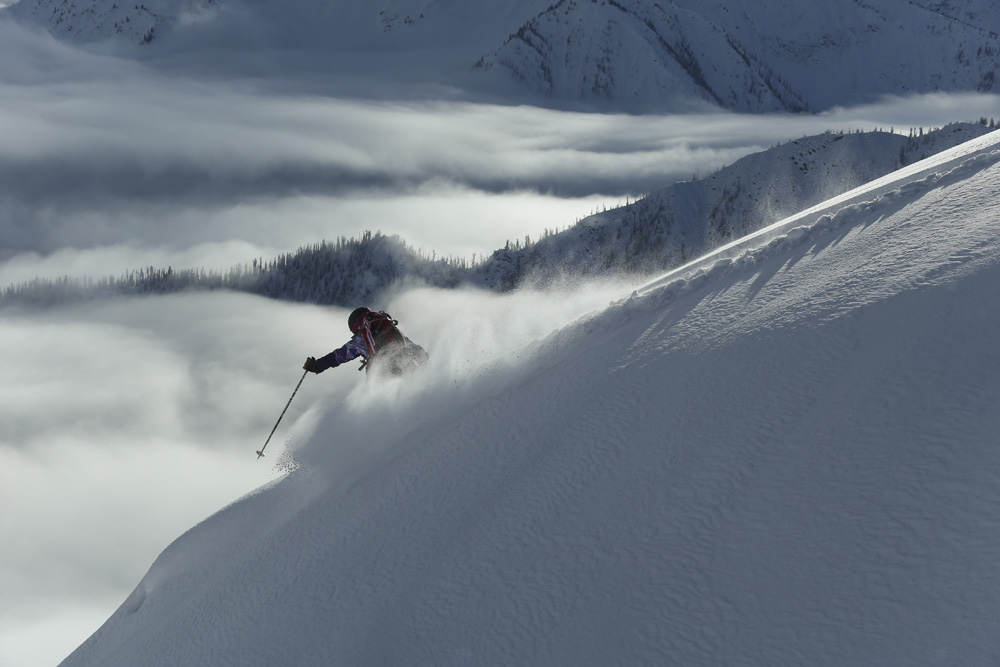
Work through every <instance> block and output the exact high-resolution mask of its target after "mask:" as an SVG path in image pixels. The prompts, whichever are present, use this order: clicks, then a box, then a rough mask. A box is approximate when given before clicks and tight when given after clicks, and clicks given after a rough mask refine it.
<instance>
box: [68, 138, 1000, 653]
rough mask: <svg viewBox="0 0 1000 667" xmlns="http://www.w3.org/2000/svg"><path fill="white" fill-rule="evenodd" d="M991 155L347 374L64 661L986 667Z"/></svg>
mask: <svg viewBox="0 0 1000 667" xmlns="http://www.w3.org/2000/svg"><path fill="white" fill-rule="evenodd" d="M998 163H1000V134H996V133H995V134H993V135H989V136H987V137H984V138H982V139H980V140H978V141H977V142H972V143H971V144H970V145H967V146H963V147H959V148H958V149H955V150H953V151H950V152H949V153H947V154H945V155H943V156H941V157H940V158H938V159H937V160H935V161H932V162H925V163H922V164H921V165H917V166H914V167H912V168H910V169H909V170H906V171H904V172H902V173H900V174H897V175H896V176H895V177H894V178H888V177H887V178H885V179H882V180H881V182H879V183H876V184H873V185H871V186H869V187H868V188H866V189H865V190H864V191H861V192H857V191H856V192H854V193H852V194H851V195H849V196H844V197H842V198H840V200H839V201H834V202H831V203H829V204H828V205H826V206H824V207H818V209H817V210H815V211H812V212H808V213H806V214H804V215H802V216H799V217H797V218H795V219H792V220H789V221H788V222H786V223H783V224H781V225H779V226H776V227H774V228H772V229H770V230H768V231H766V232H762V233H760V234H758V235H756V236H755V237H754V238H753V239H749V240H746V241H744V242H742V243H741V244H734V245H733V246H732V247H730V248H728V249H722V250H720V251H719V252H718V253H717V254H716V255H715V256H713V257H708V258H706V259H705V260H703V261H701V262H698V263H696V264H695V265H693V266H689V267H686V268H684V269H680V270H678V271H677V272H675V273H674V274H672V275H670V276H666V277H664V279H663V280H661V281H659V282H657V283H654V284H651V285H648V286H646V287H645V288H643V289H640V290H637V291H636V292H635V293H634V294H633V295H632V296H631V297H629V298H624V299H620V300H618V301H616V302H614V303H613V304H611V305H610V306H609V307H607V308H604V309H599V310H597V311H595V312H593V313H592V314H590V315H588V316H586V317H584V318H582V319H579V320H577V321H576V322H574V323H573V324H571V325H570V326H566V327H563V328H561V329H559V330H558V331H556V332H555V333H554V334H553V335H551V336H548V337H545V338H544V339H542V340H540V341H539V342H538V343H536V344H529V345H524V344H523V342H524V341H520V342H521V343H522V344H521V345H516V346H514V348H513V349H512V350H511V352H512V354H511V355H510V356H508V357H507V358H502V357H494V356H493V355H492V353H491V354H486V355H484V357H485V358H486V359H488V360H489V363H485V364H484V363H480V364H478V365H476V364H473V365H471V366H466V370H467V372H464V373H457V374H454V375H449V372H450V371H451V370H452V369H453V368H455V366H453V364H452V362H444V361H438V362H436V363H437V365H436V366H435V365H433V364H432V366H431V367H429V368H428V369H427V370H426V371H425V372H424V373H422V374H420V375H418V376H414V377H413V378H411V379H410V380H408V381H405V382H402V381H398V380H397V381H386V382H376V381H370V382H366V383H363V384H361V385H359V387H358V388H357V389H356V390H354V391H353V392H352V393H351V394H350V395H349V396H347V398H346V399H345V400H344V402H343V403H342V404H338V405H330V406H327V407H326V408H323V409H321V410H320V412H318V413H313V414H312V415H311V416H310V418H309V421H308V423H306V424H303V425H300V427H299V429H298V435H297V436H296V439H295V441H294V442H292V443H291V445H290V447H291V449H290V456H291V457H292V458H294V460H295V461H296V462H297V464H298V465H299V467H298V468H297V469H295V470H294V471H292V472H291V473H290V474H289V475H288V476H287V477H285V478H284V479H283V480H281V481H280V482H278V483H276V484H274V485H272V486H270V487H268V488H265V489H262V490H260V491H259V492H257V493H256V494H253V495H252V496H250V497H249V498H246V499H244V500H242V501H239V502H237V503H235V504H233V505H232V506H230V507H229V508H227V509H225V510H223V511H221V512H220V513H219V514H217V515H216V516H214V517H212V518H210V519H209V520H207V521H206V522H204V523H203V524H201V525H200V526H198V527H196V528H194V529H193V530H192V531H190V532H189V533H188V534H186V535H184V536H182V537H181V538H180V539H178V540H177V541H176V542H175V543H174V544H173V545H171V546H170V547H169V548H168V549H167V550H166V551H164V553H163V555H162V556H161V557H160V558H159V559H158V560H157V562H156V563H154V564H153V566H152V568H151V569H150V571H149V574H148V575H147V576H146V577H145V578H144V579H143V581H142V582H141V583H140V584H139V586H138V587H137V589H136V591H135V593H133V595H132V596H131V597H130V598H129V599H128V600H127V601H126V602H125V603H124V604H123V606H122V608H121V609H119V611H118V612H117V613H116V614H115V615H114V616H113V617H112V618H111V619H110V620H109V621H108V623H107V624H106V625H105V626H104V627H103V628H102V629H101V630H100V631H99V632H98V633H97V634H96V635H94V637H92V638H91V639H90V640H89V641H88V642H87V643H85V644H84V645H83V646H82V647H81V648H80V649H79V650H78V651H77V652H76V653H75V654H74V655H72V656H71V657H70V658H69V659H68V660H67V661H66V662H65V663H64V664H65V665H67V666H76V665H101V666H102V667H114V666H116V665H122V666H125V665H136V664H143V665H149V666H155V665H177V664H213V665H228V664H232V665H244V666H245V665H273V664H286V665H315V664H350V665H387V664H409V665H439V664H580V665H603V664H683V665H718V664H746V665H769V666H773V665H804V664H808V665H847V664H906V665H931V664H942V663H944V664H989V663H990V661H991V660H993V659H994V657H995V656H996V655H997V653H998V652H1000V639H998V638H997V635H996V632H995V630H996V629H995V624H994V622H993V620H994V619H995V618H997V615H998V613H1000V604H998V602H997V599H996V596H995V595H992V593H991V591H994V590H996V589H997V587H998V586H1000V574H998V572H997V569H996V567H995V565H996V564H995V556H996V553H997V552H998V550H1000V484H998V482H1000V479H998V474H997V471H998V470H1000V458H998V457H1000V453H998V451H997V448H996V446H995V441H996V433H997V432H998V430H1000V409H998V408H1000V352H998V348H997V346H996V331H997V330H998V328H1000V292H998V291H997V289H996V285H997V284H998V281H1000V223H998V221H1000V203H998V202H1000V197H998V194H1000V164H998ZM528 320H530V317H529V316H527V315H526V316H525V318H524V320H523V321H524V322H527V321H528ZM437 344H438V343H437V342H435V344H434V345H433V346H432V347H434V348H435V349H438V348H437ZM463 345H465V346H466V347H465V348H464V349H471V348H469V347H468V344H467V343H460V344H458V346H459V347H462V346H463ZM515 350H519V351H518V352H516V354H515ZM249 449H250V448H248V455H249Z"/></svg>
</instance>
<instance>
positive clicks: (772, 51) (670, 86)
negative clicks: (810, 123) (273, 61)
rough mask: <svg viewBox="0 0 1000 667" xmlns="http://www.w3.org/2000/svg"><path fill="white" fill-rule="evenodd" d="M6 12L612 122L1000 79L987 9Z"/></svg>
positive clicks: (811, 105) (630, 1) (37, 3)
mask: <svg viewBox="0 0 1000 667" xmlns="http://www.w3.org/2000/svg"><path fill="white" fill-rule="evenodd" d="M7 13H9V14H11V15H13V16H14V17H15V18H17V19H18V20H20V21H26V22H33V23H36V24H40V25H43V26H45V27H46V28H47V29H48V30H50V31H52V32H53V33H54V34H56V35H59V36H60V37H63V38H66V39H70V40H73V41H77V42H84V43H86V42H99V41H103V40H111V41H112V42H113V43H116V44H120V45H131V44H143V45H146V44H150V43H152V44H154V45H160V43H161V42H166V43H170V42H171V41H173V44H174V46H175V47H176V45H177V44H185V43H187V44H192V45H196V46H197V49H199V50H203V49H213V48H217V47H220V46H222V47H225V46H227V45H232V44H242V45H243V47H249V49H246V50H245V54H246V55H249V54H251V53H252V52H253V51H254V50H257V49H261V48H271V47H276V48H277V49H279V50H285V51H294V50H296V49H300V48H303V47H307V48H310V49H314V50H321V51H325V52H329V51H339V52H340V56H339V57H336V58H312V59H309V60H313V61H317V62H318V61H323V62H324V65H323V67H324V68H336V67H342V66H345V63H347V62H350V63H352V64H351V65H346V67H347V69H348V70H351V71H353V72H354V74H359V75H361V74H362V72H364V71H368V73H369V74H370V73H371V71H369V70H368V69H367V68H368V67H369V66H370V65H371V64H372V63H373V62H375V61H376V60H379V59H380V58H383V57H389V58H390V61H391V66H390V65H389V64H388V63H389V62H390V61H386V62H385V63H383V67H382V72H383V74H384V73H385V72H388V71H392V72H394V73H396V74H398V72H399V71H400V70H405V72H406V74H404V75H403V76H402V77H401V79H400V80H409V81H413V80H418V81H421V82H427V79H428V77H429V78H430V79H435V81H434V82H435V83H439V84H440V83H443V84H445V85H460V86H461V85H472V86H473V87H474V88H482V89H483V90H485V91H487V92H489V91H492V92H494V93H495V92H497V91H498V90H509V89H510V87H511V86H512V85H513V86H515V87H517V88H519V89H520V90H521V91H522V92H530V93H531V94H532V95H533V99H535V100H536V102H537V101H538V100H547V101H548V103H552V104H555V105H571V106H575V105H579V104H581V103H583V104H585V105H588V106H590V105H596V106H598V107H601V106H606V107H607V108H611V109H614V110H616V111H621V110H625V109H627V110H633V111H640V110H645V111H651V110H658V111H666V110H674V111H677V110H690V109H692V108H705V107H706V106H708V105H712V106H717V107H722V108H726V109H731V110H734V111H745V112H751V113H759V112H771V111H791V112H801V111H821V110H827V109H831V108H833V107H835V106H837V105H844V104H848V105H851V104H858V103H865V102H872V101H875V100H876V99H878V98H879V97H881V96H883V95H910V94H914V93H930V92H935V91H939V90H940V91H979V92H989V91H992V90H995V89H996V86H997V80H996V75H997V70H998V68H1000V41H998V33H1000V13H998V12H996V10H995V6H994V3H993V1H992V0H940V1H934V2H932V1H931V0H881V1H880V2H878V3H867V2H861V1H859V0H826V2H824V3H823V5H822V6H818V5H816V4H815V3H803V2H801V1H800V0H753V2H746V1H745V0H714V1H712V2H705V1H704V0H697V1H691V0H674V1H673V2H669V3H661V2H652V1H650V0H599V1H598V0H558V1H557V2H552V0H516V1H515V0H493V1H491V2H476V3H469V2H466V1H464V0H370V1H368V2H363V3H359V2H356V0H327V1H326V2H322V3H318V2H315V0H284V1H283V2H280V3H279V2H273V1H272V0H145V2H143V3H140V4H135V3H128V2H123V3H119V2H117V0H21V2H19V3H18V4H17V5H14V6H13V7H12V8H11V9H10V10H9V11H8V12H7ZM186 40H187V41H186ZM167 48H170V47H169V44H168V45H167ZM393 53H395V57H394V56H392V55H391V54H393ZM472 68H475V72H476V75H477V77H476V78H477V81H478V82H477V83H473V82H472V81H471V80H469V79H468V77H467V75H468V73H469V70H470V69H472ZM376 71H377V70H376ZM445 71H446V72H447V74H445V75H444V77H443V78H441V77H440V75H441V72H445ZM536 96H537V97H536Z"/></svg>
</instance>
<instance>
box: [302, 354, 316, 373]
mask: <svg viewBox="0 0 1000 667" xmlns="http://www.w3.org/2000/svg"><path fill="white" fill-rule="evenodd" d="M315 363H316V358H315V357H309V358H308V359H306V363H304V364H302V370H304V371H309V372H311V373H319V371H316V370H313V364H315Z"/></svg>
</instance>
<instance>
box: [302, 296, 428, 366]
mask: <svg viewBox="0 0 1000 667" xmlns="http://www.w3.org/2000/svg"><path fill="white" fill-rule="evenodd" d="M397 324H398V322H396V320H394V319H392V317H390V316H389V315H388V314H387V313H385V312H384V311H378V312H375V311H373V310H371V309H370V308H367V307H364V306H362V307H361V308H355V309H354V311H353V312H352V313H351V315H350V316H349V317H348V318H347V326H349V327H350V328H351V333H352V334H354V337H353V338H351V340H349V341H347V343H346V344H345V345H344V346H342V347H339V348H337V349H336V350H334V351H333V352H331V353H330V354H328V355H326V356H323V357H320V358H319V359H316V358H314V357H309V358H308V359H306V363H305V364H303V366H302V368H303V369H304V370H306V371H309V372H310V373H322V372H323V371H325V370H326V369H328V368H336V367H337V366H339V365H341V364H343V363H346V362H348V361H350V360H352V359H357V358H358V357H364V361H363V362H362V363H361V368H364V369H365V370H366V371H367V370H370V369H371V368H372V367H374V368H375V371H376V372H378V373H387V374H389V375H403V374H405V373H408V372H410V371H412V370H415V369H416V368H417V367H419V366H420V365H421V364H423V363H424V362H425V361H427V352H425V351H424V348H422V347H420V346H419V345H417V344H416V343H414V342H413V341H412V340H410V339H409V338H407V337H406V336H404V335H403V333H402V332H401V331H400V330H399V329H398V328H397V327H396V325H397ZM361 368H359V369H358V370H361Z"/></svg>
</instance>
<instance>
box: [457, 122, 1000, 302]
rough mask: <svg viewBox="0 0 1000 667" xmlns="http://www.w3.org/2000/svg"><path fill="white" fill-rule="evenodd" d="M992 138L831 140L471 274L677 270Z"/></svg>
mask: <svg viewBox="0 0 1000 667" xmlns="http://www.w3.org/2000/svg"><path fill="white" fill-rule="evenodd" d="M989 131H990V130H989V129H988V128H987V127H986V126H984V125H978V124H969V123H958V124H954V125H950V126H948V127H945V128H942V129H941V130H937V131H935V132H931V133H928V134H926V135H923V136H916V137H909V138H908V137H904V136H901V135H897V134H893V133H890V132H875V133H863V134H832V133H827V134H823V135H817V136H812V137H803V138H801V139H798V140H795V141H791V142H788V143H786V144H783V145H780V146H775V147H773V148H770V149H768V150H766V151H761V152H759V153H754V154H751V155H748V156H747V157H745V158H742V159H740V160H738V161H737V162H735V163H734V164H732V165H729V166H727V167H725V168H723V169H720V170H719V171H717V172H716V173H714V174H711V175H709V176H707V177H705V178H703V179H698V180H694V181H688V182H682V183H676V184H673V185H669V186H667V187H664V188H661V189H660V190H657V191H656V192H653V193H652V194H650V195H647V196H646V197H643V198H641V199H639V200H638V201H636V202H635V203H633V204H629V205H626V206H622V207H619V208H616V209H612V210H610V211H605V212H602V213H598V214H595V215H592V216H590V217H588V218H585V219H583V220H581V221H580V222H579V223H577V224H576V225H575V226H573V227H571V228H569V229H567V230H565V231H563V232H561V233H558V234H554V235H551V236H548V237H546V238H543V239H540V240H539V241H537V242H536V243H534V244H531V245H529V246H527V247H524V248H515V249H512V248H504V249H501V250H497V251H496V252H495V253H493V255H492V256H491V257H490V258H489V260H488V261H487V262H485V263H484V264H483V265H481V266H478V267H474V268H473V269H472V270H471V271H470V273H471V274H473V275H474V276H475V277H476V278H477V279H478V282H479V284H482V285H485V286H488V287H491V288H497V287H501V286H503V287H513V286H517V285H520V284H534V285H545V284H549V283H551V282H552V281H558V280H563V279H565V278H566V276H567V275H569V276H577V277H579V276H593V275H609V274H615V273H620V272H628V273H653V272H657V271H663V270H666V269H669V268H674V267H676V266H679V265H681V264H684V263H686V262H687V261H689V260H690V259H693V258H695V257H698V256H700V255H702V254H704V253H705V252H707V251H708V250H710V249H712V248H716V247H718V246H720V245H722V244H724V243H728V242H730V241H732V240H733V239H736V238H739V237H742V236H745V235H746V234H749V233H751V232H755V231H757V230H759V229H761V228H762V227H765V226H767V225H770V224H772V223H774V222H777V221H778V220H780V219H781V218H783V217H785V216H788V215H790V214H792V213H795V212H797V211H801V210H803V209H806V208H810V207H812V206H815V205H816V204H819V203H821V202H823V201H824V200H826V199H829V198H830V197H833V196H836V195H840V194H842V193H844V192H847V191H849V190H851V189H853V188H855V187H857V186H859V185H860V184H862V183H867V182H869V181H872V180H873V179H875V178H878V177H881V176H884V175H886V174H888V173H891V172H893V171H895V170H896V169H898V168H899V167H901V166H904V165H906V164H910V163H913V162H917V161H919V160H921V159H923V158H926V157H927V156H928V155H933V154H935V153H939V152H941V151H943V150H945V149H947V148H951V147H953V146H956V145H958V144H961V143H964V142H966V141H968V140H970V139H972V138H974V137H978V136H981V135H983V134H986V133H987V132H989Z"/></svg>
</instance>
